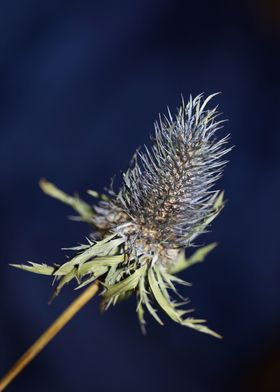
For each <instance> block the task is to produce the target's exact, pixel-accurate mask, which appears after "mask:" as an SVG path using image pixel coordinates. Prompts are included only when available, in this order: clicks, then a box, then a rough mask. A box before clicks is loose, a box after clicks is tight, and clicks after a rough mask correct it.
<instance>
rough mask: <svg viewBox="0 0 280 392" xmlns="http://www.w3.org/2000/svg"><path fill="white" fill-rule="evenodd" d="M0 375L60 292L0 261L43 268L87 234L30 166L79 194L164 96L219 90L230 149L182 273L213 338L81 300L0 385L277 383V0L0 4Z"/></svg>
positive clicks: (122, 150)
mask: <svg viewBox="0 0 280 392" xmlns="http://www.w3.org/2000/svg"><path fill="white" fill-rule="evenodd" d="M0 29H1V34H0V48H1V52H0V86H1V88H0V100H1V104H0V124H1V138H0V183H1V203H0V216H1V220H0V234H1V237H0V238H1V240H0V241H1V247H0V253H1V255H0V268H1V272H0V314H1V320H0V347H1V349H0V373H1V375H2V374H3V373H4V372H5V371H7V369H8V368H9V366H10V365H11V364H12V363H13V362H14V361H15V360H16V359H17V358H18V356H19V355H20V354H22V353H23V351H24V350H25V349H26V348H27V347H28V346H29V345H30V344H31V343H32V342H33V341H34V339H35V338H37V337H38V336H39V335H40V334H41V333H42V331H43V330H44V329H45V328H46V327H47V326H48V325H49V324H50V323H51V322H52V321H53V320H54V319H55V318H56V317H57V316H58V315H59V313H60V312H61V311H62V310H63V309H64V308H65V307H66V306H67V305H68V304H69V303H70V302H71V300H72V299H73V298H74V297H75V295H76V293H73V291H72V287H67V288H66V289H64V290H63V292H62V294H61V295H60V296H59V297H58V298H57V300H56V301H55V302H54V303H53V304H52V305H51V306H49V305H47V301H48V299H49V297H50V295H51V291H52V289H51V287H50V280H49V279H48V278H47V277H41V276H35V275H31V274H28V273H24V272H22V271H18V270H13V269H12V268H10V267H9V266H8V263H14V262H25V261H26V260H33V261H39V262H61V261H64V260H65V252H64V253H63V251H61V248H62V247H67V246H73V245H76V244H77V243H78V242H83V240H84V238H85V236H86V235H88V233H89V229H88V227H87V226H86V225H83V224H82V223H75V222H71V221H69V220H67V215H71V214H72V211H71V210H69V209H68V208H67V207H65V206H64V205H61V204H59V202H57V201H55V200H52V199H50V198H47V197H46V196H45V195H43V194H42V193H41V191H40V190H39V188H38V180H39V179H40V178H41V177H46V178H47V179H49V180H51V181H53V182H54V183H56V184H57V185H59V186H60V187H61V188H62V189H64V190H65V191H67V192H69V193H73V192H75V191H77V192H78V193H79V194H80V195H81V197H84V198H85V199H86V200H90V198H89V197H88V196H86V194H85V191H86V190H87V189H89V188H91V189H95V190H98V191H102V189H103V187H105V186H107V185H108V184H109V182H110V179H111V177H112V176H113V174H117V180H116V184H118V183H119V178H120V173H121V171H122V170H126V168H127V165H128V162H129V160H130V158H131V155H132V153H133V152H134V150H135V148H136V147H138V146H139V145H141V144H143V143H147V144H148V145H149V135H150V134H151V133H152V132H153V123H154V121H155V120H156V119H157V116H158V113H160V112H163V113H164V112H166V106H167V105H168V106H169V107H170V108H171V110H172V111H174V110H176V108H177V107H178V105H179V104H180V99H181V98H180V96H181V94H183V95H184V97H185V99H187V98H188V96H189V94H193V95H196V94H198V93H201V92H205V94H211V93H213V92H216V91H221V92H222V95H220V96H218V97H216V98H215V100H214V101H213V103H212V104H213V105H215V104H219V105H220V110H221V111H222V112H223V113H224V117H225V118H228V119H229V121H228V122H227V123H226V129H225V130H224V131H222V134H226V132H230V133H231V135H232V138H231V143H232V144H233V145H235V146H236V147H235V149H234V150H233V152H232V153H231V155H230V163H229V164H228V166H227V168H226V171H225V175H224V178H223V180H222V181H220V184H219V187H220V188H222V189H225V194H226V199H227V200H228V202H227V205H226V208H225V209H224V211H223V212H222V214H221V215H220V216H219V217H218V219H217V220H216V221H215V223H214V224H213V225H212V232H211V233H209V234H207V235H205V236H204V237H203V238H201V243H208V242H210V241H218V242H219V246H218V248H216V249H215V251H214V252H213V253H211V255H209V256H208V258H207V260H206V262H205V263H204V264H201V265H198V266H196V267H193V268H192V269H189V270H187V271H185V272H184V273H183V278H185V279H186V280H188V281H191V282H193V283H194V285H193V287H192V288H186V289H185V291H184V290H183V291H184V294H185V295H187V296H190V298H191V300H192V306H193V307H195V308H196V313H195V316H197V317H199V318H201V317H202V318H206V319H207V320H208V325H209V326H210V327H212V328H213V329H215V330H217V331H218V332H220V333H221V334H222V335H223V336H224V339H223V340H222V341H219V340H216V339H214V338H212V337H209V336H206V335H203V334H199V333H197V332H195V331H192V330H189V329H187V328H183V327H180V326H178V325H175V324H174V323H172V322H171V321H168V320H167V319H166V325H165V327H164V328H163V327H161V326H159V325H157V324H156V323H155V322H154V321H153V320H151V319H149V324H148V335H147V336H146V337H143V336H142V335H141V332H140V329H139V326H138V322H137V318H136V314H135V301H134V299H133V298H132V299H130V300H129V301H127V302H125V303H122V304H120V305H119V306H118V307H117V308H112V309H110V310H109V311H108V312H107V313H106V314H105V315H103V316H100V314H99V310H98V304H97V301H93V302H91V303H90V304H88V305H87V307H86V308H84V309H83V310H82V311H81V312H80V313H79V315H78V316H76V317H75V319H73V320H72V321H71V323H70V324H69V325H68V326H67V327H66V328H65V329H64V330H63V332H62V333H60V335H59V336H57V337H56V339H55V340H54V341H53V342H52V343H51V344H50V345H49V346H48V347H47V348H46V349H45V350H44V351H43V352H42V353H41V355H40V356H39V357H38V358H37V359H36V360H35V361H34V362H33V363H32V364H31V365H30V366H29V367H28V368H27V369H26V370H25V371H24V372H23V373H22V374H21V375H20V376H19V377H18V378H17V379H16V380H15V381H14V383H13V384H11V386H10V387H9V388H8V390H9V391H11V392H12V391H24V392H25V391H28V392H32V391H41V392H49V391H54V392H56V391H66V392H72V391H78V390H79V391H85V392H86V391H97V390H98V391H100V392H110V391H122V392H128V391H135V392H138V391H157V390H160V391H162V392H164V391H171V390H172V391H188V392H212V391H213V392H224V391H254V392H258V391H265V392H271V391H280V381H279V372H280V332H279V326H280V312H279V305H280V295H279V273H280V268H279V238H278V237H279V234H278V224H279V219H280V214H279V208H278V205H279V190H280V183H279V166H280V154H279V144H280V130H279V104H280V100H279V86H280V83H279V69H280V68H279V51H280V45H279V44H280V3H279V1H277V0H275V1H273V0H262V1H261V0H260V1H256V0H251V1H250V0H243V1H230V2H224V1H218V0H212V1H206V0H200V1H197V2H196V1H171V0H169V1H163V0H162V1H159V0H154V1H147V0H142V1H120V2H117V1H111V2H110V1H106V2H105V1H104V2H97V1H91V2H84V1H80V2H74V1H52V0H49V1H41V2H37V1H28V0H27V1H19V0H10V1H1V2H0Z"/></svg>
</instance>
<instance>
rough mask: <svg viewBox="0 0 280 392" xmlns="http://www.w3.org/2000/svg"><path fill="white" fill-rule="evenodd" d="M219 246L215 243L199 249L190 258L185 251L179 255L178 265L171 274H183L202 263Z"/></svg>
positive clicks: (171, 270) (172, 269)
mask: <svg viewBox="0 0 280 392" xmlns="http://www.w3.org/2000/svg"><path fill="white" fill-rule="evenodd" d="M217 245H218V244H217V243H216V242H213V243H212V244H209V245H206V246H203V247H202V248H199V249H198V250H197V251H195V252H194V253H193V255H192V256H191V257H189V258H186V257H185V251H184V250H183V251H182V252H181V253H180V255H179V258H178V261H177V263H176V264H175V265H174V266H173V267H172V268H171V269H170V270H169V272H170V273H171V274H177V273H178V272H181V271H183V270H184V269H186V268H189V267H190V266H192V265H194V264H196V263H201V262H202V261H204V259H205V257H206V256H207V255H208V253H210V252H211V251H212V250H213V249H214V248H216V246H217Z"/></svg>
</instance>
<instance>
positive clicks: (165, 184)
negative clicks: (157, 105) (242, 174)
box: [96, 94, 231, 249]
mask: <svg viewBox="0 0 280 392" xmlns="http://www.w3.org/2000/svg"><path fill="white" fill-rule="evenodd" d="M215 95H216V94H213V95H210V96H209V97H207V98H206V99H204V98H203V95H202V94H201V95H198V96H197V97H196V98H194V99H192V97H191V96H190V99H189V101H188V103H187V104H185V103H184V100H183V99H182V103H181V106H180V107H179V109H178V112H177V114H176V115H175V117H173V116H172V115H171V114H170V112H169V110H168V116H163V117H162V116H160V118H159V122H157V123H156V124H155V136H154V138H153V146H152V148H151V149H150V150H149V149H148V148H147V147H145V151H143V152H137V153H136V154H135V158H134V159H133V164H132V167H131V168H130V169H129V170H128V171H127V172H126V173H125V174H124V183H123V186H122V187H121V189H120V191H119V193H118V195H117V196H116V197H115V198H114V199H113V201H112V202H108V203H107V202H102V203H101V205H100V206H99V207H97V209H96V212H97V216H96V224H97V226H98V225H99V226H102V224H101V223H102V222H103V225H104V224H105V223H104V222H106V224H105V225H107V226H108V225H110V226H111V227H112V228H114V227H115V228H116V227H117V226H118V225H120V224H121V223H122V224H123V223H129V222H130V223H131V224H132V226H133V230H132V232H131V234H134V235H136V236H137V238H138V239H139V240H140V239H141V237H143V240H144V237H145V239H146V240H147V241H148V242H149V243H151V242H156V243H157V244H160V245H161V246H163V247H165V248H169V249H170V248H182V247H187V246H189V245H190V244H191V241H192V239H193V238H194V237H195V236H197V234H199V231H203V230H204V228H203V229H201V230H200V229H199V228H200V227H203V222H205V220H206V219H207V217H209V216H211V214H213V212H214V205H215V202H216V199H217V197H218V193H217V191H215V190H213V186H214V184H215V182H216V181H217V180H218V179H219V178H220V177H221V174H222V171H223V168H224V166H225V164H226V161H224V160H223V159H222V158H223V156H224V155H225V154H226V153H227V152H229V151H230V150H231V148H226V147H225V145H226V144H227V142H228V138H229V136H228V135H227V136H225V137H223V138H220V139H219V138H217V136H216V133H217V131H218V130H219V129H220V128H222V127H223V123H224V121H223V120H219V121H218V120H217V118H218V116H219V115H220V113H219V112H218V110H217V107H215V108H214V109H211V110H208V109H207V108H206V106H207V104H208V102H209V101H210V100H211V99H212V98H213V97H214V96H215ZM98 214H99V217H98ZM126 233H127V234H129V230H128V229H127V230H126Z"/></svg>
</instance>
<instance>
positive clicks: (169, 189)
mask: <svg viewBox="0 0 280 392" xmlns="http://www.w3.org/2000/svg"><path fill="white" fill-rule="evenodd" d="M214 95H216V94H214ZM214 95H211V96H209V97H208V98H206V99H205V100H204V98H203V96H202V95H199V96H197V97H196V98H194V99H192V97H190V99H189V102H188V103H187V104H185V103H184V101H183V100H182V103H181V106H180V107H179V109H178V112H177V114H176V115H175V117H172V115H171V114H170V112H169V111H168V115H167V116H162V117H160V118H159V121H158V122H157V123H156V124H155V135H154V137H153V145H152V147H151V149H148V148H147V147H145V148H144V151H142V152H141V151H140V152H139V151H138V152H137V153H136V154H135V156H134V158H133V161H132V165H131V167H130V168H129V169H128V171H127V172H126V173H124V174H123V185H122V187H121V189H120V190H119V192H118V193H115V192H113V191H112V190H110V191H109V195H101V194H99V193H97V192H95V191H89V193H90V194H91V195H92V196H94V197H97V198H98V199H99V202H98V203H97V205H95V206H93V207H92V206H90V205H88V204H87V203H85V202H83V201H82V200H80V199H79V198H78V197H77V196H75V197H71V196H69V195H66V194H65V193H64V192H62V191H60V190H59V189H58V188H56V187H55V186H54V185H53V184H51V183H49V182H46V181H42V182H41V187H42V189H43V191H44V192H45V193H47V194H49V195H50V196H53V197H55V198H56V199H59V200H60V201H62V202H64V203H66V204H68V205H70V206H71V207H72V208H74V210H75V211H76V212H78V214H79V216H80V218H78V219H80V220H83V221H85V222H87V223H90V225H91V226H92V228H93V233H92V237H91V238H90V239H89V240H88V244H86V245H80V246H78V247H75V248H72V250H74V251H75V252H76V253H77V254H76V255H75V256H74V257H73V258H72V259H70V260H69V261H67V262H66V263H64V264H62V265H61V266H57V265H54V266H48V265H46V264H37V263H33V262H30V264H31V265H15V266H16V267H18V268H21V269H24V270H26V271H30V272H34V273H39V274H43V275H51V276H54V278H55V280H57V281H58V284H57V287H56V290H55V293H54V295H57V294H58V293H59V291H60V290H61V288H62V287H63V286H64V285H65V284H66V283H69V282H70V281H71V280H73V279H75V280H76V281H77V282H78V284H79V285H78V288H81V287H83V286H85V285H87V284H89V283H90V282H92V281H94V280H96V279H99V280H100V281H101V282H102V284H103V287H104V291H103V301H102V308H103V309H107V308H108V307H109V306H110V305H111V304H115V303H117V302H118V301H119V300H120V299H122V298H124V297H126V296H127V295H129V294H131V293H132V292H133V291H134V292H136V296H137V312H138V317H139V320H140V323H141V327H142V329H144V325H145V319H144V310H145V309H147V310H148V311H149V313H150V314H151V315H152V316H153V317H154V318H155V319H156V320H157V321H158V322H159V323H160V324H162V321H161V319H160V318H159V316H158V314H157V311H156V309H154V307H153V305H152V304H153V302H156V303H157V304H158V305H159V306H160V308H162V309H163V310H164V312H165V313H166V314H167V315H168V316H169V317H170V318H171V319H172V320H173V321H175V322H177V323H179V324H181V325H185V326H188V327H190V328H194V329H196V330H198V331H200V332H204V333H209V334H211V335H213V336H216V337H219V335H217V334H216V333H215V332H213V331H212V330H210V329H209V328H207V327H206V326H205V325H203V322H204V321H205V320H197V319H194V318H192V317H187V318H186V317H185V314H187V313H189V312H190V311H191V310H182V309H180V306H181V305H182V302H176V301H175V300H174V299H173V298H172V297H171V296H170V291H173V292H174V293H175V294H176V295H177V296H179V298H182V297H181V296H180V295H179V294H178V292H177V289H176V287H175V284H176V283H177V284H185V285H188V283H187V282H184V281H183V280H182V279H179V278H178V277H176V276H175V274H176V273H178V272H180V271H182V270H183V269H185V268H188V267H190V266H191V265H193V264H195V263H197V262H201V261H203V260H204V258H205V256H206V255H207V254H208V253H209V252H210V251H211V250H212V249H213V248H214V247H215V246H216V245H215V244H210V245H207V246H204V247H202V248H200V249H198V250H196V251H195V252H194V253H193V254H192V255H191V257H189V258H187V259H186V258H185V253H184V250H185V248H188V247H190V246H191V245H192V244H193V242H194V239H195V238H196V237H197V236H198V235H199V234H201V233H203V232H204V231H205V229H206V227H207V226H208V225H209V224H210V223H211V221H212V220H213V219H214V218H215V217H216V216H217V215H218V214H219V212H220V210H221V209H222V207H223V193H221V192H219V191H217V190H215V189H213V187H214V184H215V182H216V181H217V180H218V179H219V178H220V176H221V174H222V170H223V167H224V165H225V163H226V161H224V160H223V156H224V155H225V154H226V153H227V152H228V151H229V150H230V148H226V147H225V145H226V143H227V141H228V136H225V137H223V138H218V137H217V131H218V130H219V129H220V128H222V124H223V120H220V121H218V120H217V118H218V116H219V113H218V111H217V108H214V109H211V110H208V109H207V108H206V106H207V104H208V102H209V101H210V100H211V98H212V97H213V96H214ZM183 303H187V301H184V302H183Z"/></svg>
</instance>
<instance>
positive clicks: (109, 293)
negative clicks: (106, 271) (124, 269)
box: [103, 266, 147, 301]
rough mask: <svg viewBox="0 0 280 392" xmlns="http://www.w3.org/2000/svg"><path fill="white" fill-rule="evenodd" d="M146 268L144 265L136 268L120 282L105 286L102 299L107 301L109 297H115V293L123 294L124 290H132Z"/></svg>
mask: <svg viewBox="0 0 280 392" xmlns="http://www.w3.org/2000/svg"><path fill="white" fill-rule="evenodd" d="M146 268H147V267H146V266H143V267H141V268H138V269H137V270H136V271H135V272H134V273H133V274H131V275H130V276H128V277H127V278H125V279H123V280H122V281H121V282H119V283H117V284H115V285H113V286H109V287H107V288H106V291H105V293H104V294H103V298H104V300H105V301H108V300H109V299H110V298H112V297H115V296H116V295H120V294H123V293H125V292H126V291H131V290H134V289H135V288H136V286H137V285H138V282H139V279H140V277H141V275H143V274H144V273H145V270H146Z"/></svg>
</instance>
